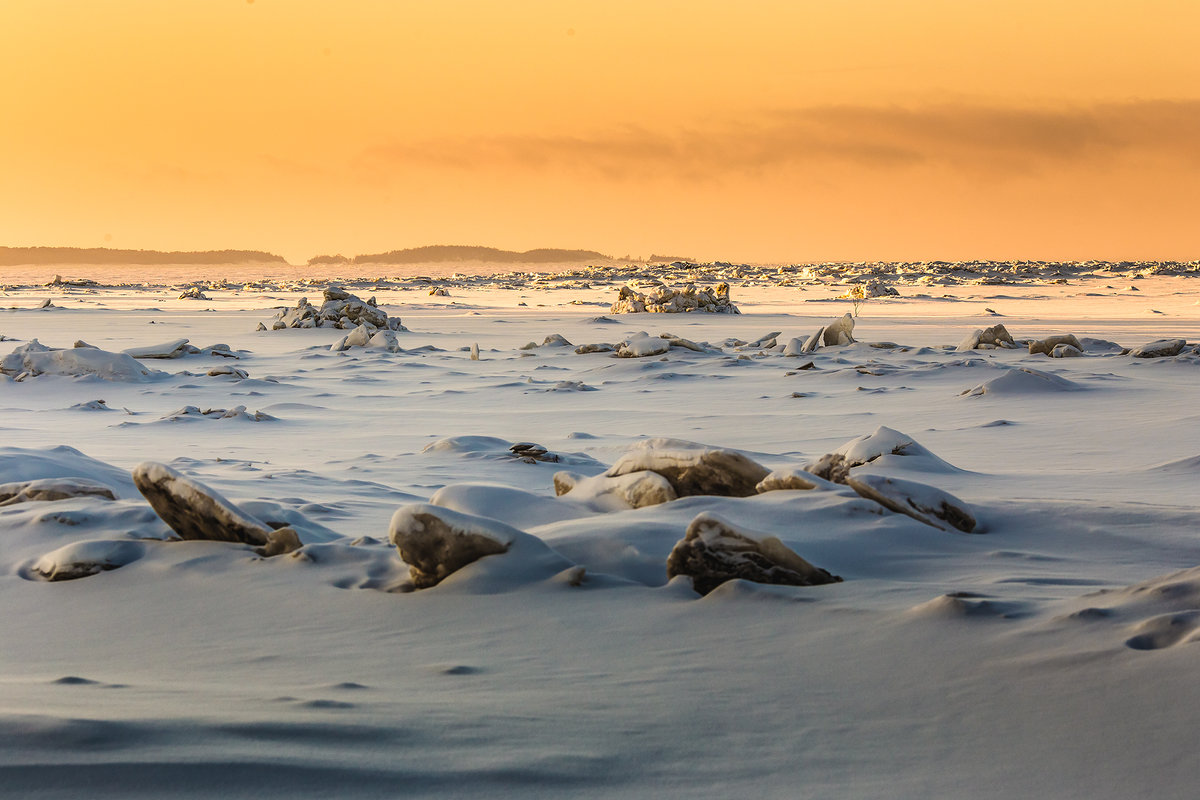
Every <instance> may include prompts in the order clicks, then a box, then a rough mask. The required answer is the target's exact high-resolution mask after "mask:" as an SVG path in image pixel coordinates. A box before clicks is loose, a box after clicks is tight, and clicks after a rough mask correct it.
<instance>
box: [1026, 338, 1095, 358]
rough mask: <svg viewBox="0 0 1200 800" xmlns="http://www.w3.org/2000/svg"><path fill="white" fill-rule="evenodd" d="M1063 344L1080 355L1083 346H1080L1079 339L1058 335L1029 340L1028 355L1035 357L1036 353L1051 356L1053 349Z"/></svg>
mask: <svg viewBox="0 0 1200 800" xmlns="http://www.w3.org/2000/svg"><path fill="white" fill-rule="evenodd" d="M1063 344H1066V345H1070V346H1071V347H1074V348H1075V349H1076V350H1078V351H1080V352H1081V353H1082V352H1083V345H1082V344H1080V342H1079V339H1077V338H1076V337H1075V334H1073V333H1060V334H1057V335H1055V336H1047V337H1046V338H1045V339H1033V340H1030V342H1029V353H1030V355H1037V354H1038V353H1042V354H1045V355H1053V353H1054V348H1056V347H1058V346H1059V345H1063Z"/></svg>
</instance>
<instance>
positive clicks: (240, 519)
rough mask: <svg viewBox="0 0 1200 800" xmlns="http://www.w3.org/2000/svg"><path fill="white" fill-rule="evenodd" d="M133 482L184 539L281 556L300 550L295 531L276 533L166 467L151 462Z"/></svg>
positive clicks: (135, 471) (138, 468) (142, 466)
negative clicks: (237, 545)
mask: <svg viewBox="0 0 1200 800" xmlns="http://www.w3.org/2000/svg"><path fill="white" fill-rule="evenodd" d="M133 482H134V485H136V486H137V488H138V491H139V492H141V493H142V495H143V496H145V498H146V499H147V500H148V501H150V506H151V507H152V508H153V509H154V513H156V514H158V516H159V517H161V518H162V520H163V522H165V523H167V524H168V525H169V526H171V530H173V531H175V533H177V534H179V537H180V538H181V539H190V540H196V539H207V540H209V541H214V542H237V543H240V544H248V545H253V546H255V547H258V548H260V552H259V555H279V554H280V553H288V552H291V551H292V550H295V549H297V548H299V547H300V539H299V537H298V536H297V534H296V532H295V531H294V530H292V529H291V528H280V529H278V530H272V529H271V528H269V527H267V526H266V525H264V524H263V523H262V522H260V521H258V520H257V519H255V518H254V517H252V516H251V515H249V514H247V513H246V512H244V511H242V510H241V509H240V508H238V507H237V506H235V505H234V504H233V503H231V502H229V501H228V500H226V499H225V498H224V497H222V496H221V495H220V494H219V493H218V492H217V491H216V490H214V489H211V488H209V487H208V486H205V485H204V484H203V483H200V482H199V481H197V480H193V479H191V478H188V477H186V476H184V475H182V474H180V473H179V472H176V471H175V470H173V469H171V468H170V467H168V466H167V465H165V464H158V463H156V462H153V461H147V462H144V463H142V464H138V465H137V466H136V467H134V469H133Z"/></svg>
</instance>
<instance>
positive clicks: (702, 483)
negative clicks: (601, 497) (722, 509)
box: [604, 449, 770, 497]
mask: <svg viewBox="0 0 1200 800" xmlns="http://www.w3.org/2000/svg"><path fill="white" fill-rule="evenodd" d="M647 470H648V471H650V472H656V473H658V474H659V475H661V476H663V477H664V478H666V479H667V482H668V483H670V484H671V488H672V489H674V490H675V493H676V495H678V496H679V497H688V496H691V495H718V496H722V497H749V496H751V495H753V494H757V493H758V492H757V489H756V488H755V487H756V486H757V485H758V483H759V481H761V480H762V479H763V478H765V477H767V475H768V474H769V472H770V470H768V469H767V468H766V467H764V466H762V465H761V464H759V463H757V462H755V461H753V460H752V459H749V458H747V457H746V456H744V455H742V454H741V453H739V452H737V451H735V450H712V449H705V450H660V449H638V450H632V451H630V452H627V453H626V454H625V455H623V456H621V458H619V459H617V462H616V463H615V464H613V465H612V466H611V467H609V468H608V471H607V472H605V473H604V474H605V475H606V476H608V477H610V478H616V477H619V476H621V475H627V474H629V473H631V472H643V471H647Z"/></svg>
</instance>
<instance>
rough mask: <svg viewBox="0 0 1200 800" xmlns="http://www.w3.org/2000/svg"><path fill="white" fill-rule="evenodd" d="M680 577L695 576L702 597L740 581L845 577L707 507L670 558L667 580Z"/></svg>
mask: <svg viewBox="0 0 1200 800" xmlns="http://www.w3.org/2000/svg"><path fill="white" fill-rule="evenodd" d="M676 575H686V576H688V577H689V578H691V579H692V588H694V589H695V590H696V591H697V592H698V593H699V594H701V595H706V594H708V593H709V592H711V591H712V590H713V589H715V588H717V587H718V586H720V585H721V584H722V583H725V582H726V581H731V580H738V579H740V580H747V581H752V582H754V583H769V584H776V585H784V586H817V585H820V584H825V583H838V582H840V581H841V580H842V579H841V578H840V577H838V576H837V575H831V574H830V573H829V572H828V571H827V570H824V569H821V568H820V567H816V566H813V565H812V564H810V563H809V562H807V561H805V560H804V559H803V558H801V557H800V556H799V555H797V554H796V553H795V552H794V551H792V550H791V549H789V548H788V547H787V546H786V545H785V544H784V543H783V542H781V541H780V540H779V539H778V538H777V537H775V536H769V535H766V534H761V533H755V532H752V531H748V530H745V529H741V528H738V527H736V526H734V524H733V523H731V522H729V521H728V520H725V519H723V518H722V517H720V516H718V515H716V514H713V513H712V512H707V511H706V512H704V513H702V514H700V515H699V516H697V517H696V518H695V519H693V520H692V522H691V524H690V525H688V529H687V534H686V535H685V536H684V538H683V539H680V540H679V541H678V542H677V543H676V544H675V547H674V549H672V550H671V554H670V555H669V556H668V557H667V578H668V579H670V578H674V577H675V576H676Z"/></svg>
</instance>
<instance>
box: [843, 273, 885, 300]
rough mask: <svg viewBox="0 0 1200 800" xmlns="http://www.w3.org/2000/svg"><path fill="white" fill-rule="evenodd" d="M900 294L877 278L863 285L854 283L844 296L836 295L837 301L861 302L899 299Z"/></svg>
mask: <svg viewBox="0 0 1200 800" xmlns="http://www.w3.org/2000/svg"><path fill="white" fill-rule="evenodd" d="M899 296H900V292H899V291H898V290H897V289H896V287H894V286H889V285H888V284H886V283H884V282H883V281H881V280H879V279H878V278H871V279H869V280H867V281H865V282H863V283H856V284H854V285H853V286H851V287H850V290H849V291H848V292H846V293H845V294H841V295H838V297H837V299H838V300H851V301H854V302H862V301H863V300H871V299H874V298H877V297H899Z"/></svg>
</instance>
